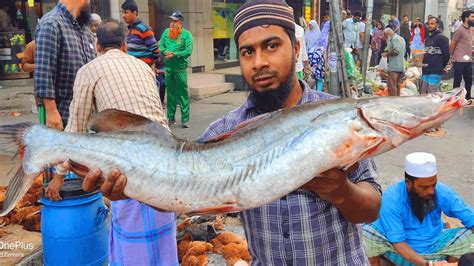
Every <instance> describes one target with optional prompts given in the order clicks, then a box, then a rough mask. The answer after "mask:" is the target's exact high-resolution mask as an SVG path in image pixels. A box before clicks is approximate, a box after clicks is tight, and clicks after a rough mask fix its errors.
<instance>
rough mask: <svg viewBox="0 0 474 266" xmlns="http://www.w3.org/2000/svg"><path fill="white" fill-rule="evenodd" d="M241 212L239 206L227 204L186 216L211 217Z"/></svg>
mask: <svg viewBox="0 0 474 266" xmlns="http://www.w3.org/2000/svg"><path fill="white" fill-rule="evenodd" d="M239 211H241V209H240V208H238V207H237V204H235V203H226V204H222V205H215V206H211V207H206V208H202V209H199V210H195V211H192V212H190V213H186V215H188V216H194V215H211V214H219V213H230V212H239Z"/></svg>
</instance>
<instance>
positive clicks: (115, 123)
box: [87, 109, 175, 141]
mask: <svg viewBox="0 0 474 266" xmlns="http://www.w3.org/2000/svg"><path fill="white" fill-rule="evenodd" d="M87 129H88V130H89V131H92V132H95V133H107V132H127V131H128V132H146V133H149V134H152V135H155V136H157V137H159V138H161V139H166V140H168V141H173V140H174V139H175V137H174V136H173V134H171V132H170V131H169V129H168V128H166V127H164V126H163V125H161V124H160V123H158V122H154V121H151V120H150V119H148V118H146V117H143V116H141V115H136V114H132V113H130V112H127V111H122V110H117V109H107V110H104V111H101V112H100V113H98V114H97V115H96V116H95V117H94V118H93V119H92V120H91V121H89V123H87Z"/></svg>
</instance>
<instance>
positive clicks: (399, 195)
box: [373, 180, 474, 254]
mask: <svg viewBox="0 0 474 266" xmlns="http://www.w3.org/2000/svg"><path fill="white" fill-rule="evenodd" d="M435 197H436V199H435V200H436V207H435V209H434V210H432V211H431V212H430V213H428V214H427V215H426V216H425V218H424V219H423V222H422V223H420V220H418V218H417V217H416V216H415V215H414V214H413V211H412V210H411V206H410V205H411V204H410V200H409V198H408V191H407V188H406V185H405V181H404V180H403V181H401V182H399V183H397V184H394V185H392V186H390V187H389V188H387V190H385V191H384V192H383V195H382V207H381V209H380V217H379V219H377V221H375V222H374V223H373V226H375V227H376V228H377V229H379V230H380V231H381V232H382V233H383V234H384V235H385V237H386V238H387V239H388V241H389V242H390V243H398V242H407V244H408V245H410V247H411V248H413V249H414V250H415V251H416V252H417V253H419V254H429V253H432V251H433V249H434V248H435V246H436V242H437V241H438V239H439V237H440V235H441V232H442V230H443V228H444V223H443V221H442V220H441V212H444V214H446V215H447V216H449V217H455V218H458V219H459V220H461V222H462V223H463V225H464V226H466V227H467V228H471V227H473V226H474V209H473V208H472V207H470V206H468V205H467V204H465V203H464V201H463V200H462V199H461V197H460V196H459V195H458V194H457V193H456V192H455V191H454V190H453V189H452V188H450V187H448V186H447V185H445V184H443V183H441V182H438V183H437V184H436V187H435Z"/></svg>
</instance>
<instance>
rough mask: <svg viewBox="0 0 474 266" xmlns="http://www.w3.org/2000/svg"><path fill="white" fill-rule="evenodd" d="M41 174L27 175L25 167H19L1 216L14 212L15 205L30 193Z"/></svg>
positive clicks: (11, 183)
mask: <svg viewBox="0 0 474 266" xmlns="http://www.w3.org/2000/svg"><path fill="white" fill-rule="evenodd" d="M40 173H41V172H38V173H33V174H30V175H25V172H24V171H23V167H22V166H19V168H18V170H17V171H16V173H15V175H14V176H13V177H12V178H11V179H10V182H9V183H8V187H7V193H6V195H5V200H4V201H3V205H2V210H1V211H0V216H5V215H7V214H8V213H9V212H10V211H11V210H13V208H15V205H16V204H17V203H18V202H19V201H20V200H21V199H22V198H23V196H24V195H25V194H26V192H28V190H29V189H30V187H31V185H32V184H33V182H35V180H36V178H37V177H38V176H39V174H40Z"/></svg>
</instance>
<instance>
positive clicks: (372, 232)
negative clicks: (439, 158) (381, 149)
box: [363, 152, 474, 265]
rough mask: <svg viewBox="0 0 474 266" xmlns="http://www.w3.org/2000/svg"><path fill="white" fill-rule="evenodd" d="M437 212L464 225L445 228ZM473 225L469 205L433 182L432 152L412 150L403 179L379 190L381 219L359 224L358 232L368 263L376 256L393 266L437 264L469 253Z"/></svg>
mask: <svg viewBox="0 0 474 266" xmlns="http://www.w3.org/2000/svg"><path fill="white" fill-rule="evenodd" d="M441 212H443V213H444V214H445V215H447V216H449V217H455V218H457V219H459V220H460V221H461V222H462V224H463V225H464V226H465V227H458V228H452V229H448V228H449V227H448V226H446V225H445V224H444V223H443V220H442V219H441ZM473 226H474V209H473V208H472V207H470V206H468V205H467V204H466V203H464V201H463V200H462V198H461V197H460V196H459V194H457V193H456V192H455V191H454V190H453V189H452V188H450V187H449V186H447V185H445V184H443V183H441V182H438V176H437V170H436V159H435V157H434V156H433V155H432V154H429V153H424V152H415V153H411V154H409V155H407V156H406V159H405V180H403V181H400V182H398V183H396V184H394V185H392V186H391V187H389V188H387V190H386V191H384V193H383V196H382V208H381V209H380V218H379V219H378V220H377V221H375V222H374V223H372V224H367V225H364V226H363V237H364V241H365V243H366V246H365V247H366V253H367V256H369V260H370V262H371V264H372V265H380V256H384V257H385V258H387V259H388V260H390V261H391V262H393V263H395V264H396V265H436V261H442V260H446V259H447V260H448V262H456V260H457V259H458V258H459V257H461V256H462V255H464V254H466V253H468V252H472V243H474V234H473V230H474V229H473Z"/></svg>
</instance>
